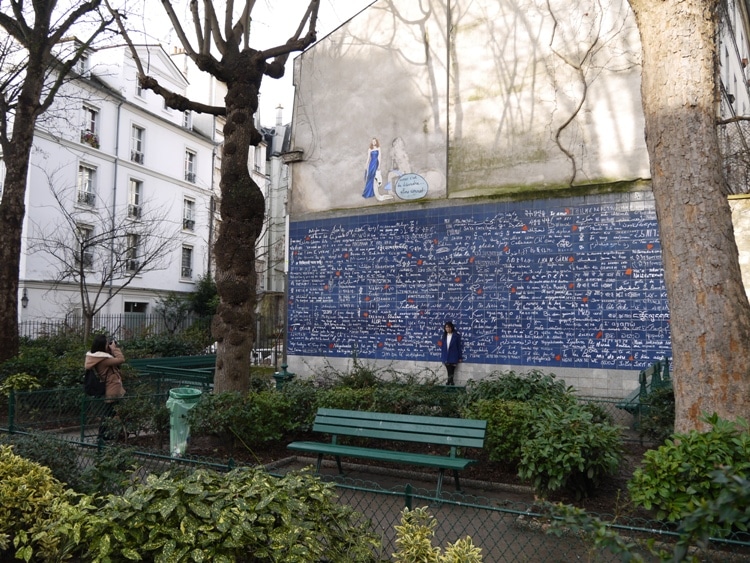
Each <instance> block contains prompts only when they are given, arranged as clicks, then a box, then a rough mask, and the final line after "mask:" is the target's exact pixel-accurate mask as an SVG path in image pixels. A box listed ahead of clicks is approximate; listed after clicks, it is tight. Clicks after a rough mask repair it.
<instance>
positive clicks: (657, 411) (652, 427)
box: [638, 386, 674, 444]
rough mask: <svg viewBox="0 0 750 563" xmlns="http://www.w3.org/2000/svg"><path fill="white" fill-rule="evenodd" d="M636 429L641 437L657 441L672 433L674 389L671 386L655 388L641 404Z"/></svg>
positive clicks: (659, 441) (661, 440)
mask: <svg viewBox="0 0 750 563" xmlns="http://www.w3.org/2000/svg"><path fill="white" fill-rule="evenodd" d="M638 431H639V433H640V435H641V437H642V438H649V439H651V440H655V441H656V442H658V443H660V444H661V443H662V442H664V440H666V439H667V438H669V437H670V436H671V435H672V433H674V389H672V387H671V386H669V387H662V388H660V389H656V390H655V391H653V392H652V393H650V394H649V396H648V403H647V404H646V405H643V408H642V413H641V418H640V424H639V426H638Z"/></svg>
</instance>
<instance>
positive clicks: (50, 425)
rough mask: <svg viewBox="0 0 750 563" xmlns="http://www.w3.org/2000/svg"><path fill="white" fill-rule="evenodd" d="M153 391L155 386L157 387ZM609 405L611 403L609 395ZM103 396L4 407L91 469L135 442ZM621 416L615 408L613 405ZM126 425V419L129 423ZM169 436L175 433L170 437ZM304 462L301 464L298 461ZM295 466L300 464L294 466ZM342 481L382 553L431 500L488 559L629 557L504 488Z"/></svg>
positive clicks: (728, 549) (446, 524)
mask: <svg viewBox="0 0 750 563" xmlns="http://www.w3.org/2000/svg"><path fill="white" fill-rule="evenodd" d="M151 390H152V391H153V388H152V389H151ZM167 394H168V393H167V391H166V390H164V391H163V392H158V393H155V392H151V393H146V394H130V395H128V396H127V397H126V398H125V400H123V403H122V404H123V405H127V404H130V405H131V406H133V405H135V407H137V408H154V409H162V408H164V405H165V403H166V399H167ZM603 405H604V408H607V409H608V408H609V405H610V403H608V402H606V401H604V402H603ZM102 408H103V402H102V401H101V400H100V399H91V398H88V397H85V396H84V395H83V394H82V393H81V391H80V389H64V390H54V391H36V392H23V393H19V392H16V393H13V394H12V395H11V397H10V399H9V401H8V403H7V405H5V408H4V409H3V410H5V411H6V412H5V413H0V414H3V415H5V420H6V421H7V424H6V428H5V429H3V430H5V431H6V432H8V433H13V434H17V435H20V434H30V435H34V434H40V433H42V434H44V435H45V436H48V437H52V438H54V439H55V440H59V441H61V442H63V441H64V442H67V443H68V445H69V447H70V448H73V449H75V451H76V454H77V463H78V464H79V466H80V467H81V469H87V468H89V467H91V466H93V465H94V464H96V463H97V454H99V453H102V452H109V453H115V452H118V451H123V450H125V449H127V448H128V446H129V443H128V436H127V435H126V436H125V437H124V442H122V441H120V442H117V443H108V442H102V441H100V440H98V439H97V437H98V430H99V424H100V422H101V420H100V419H101V414H102V413H101V409H102ZM611 408H612V409H613V412H614V413H615V414H617V413H618V410H617V409H616V406H612V407H611ZM125 424H126V426H127V421H125ZM129 432H130V434H129V436H133V435H135V434H136V433H138V432H140V433H141V434H142V435H146V434H148V435H150V436H158V435H160V433H161V436H162V438H164V428H142V429H133V428H131V429H130V430H129ZM166 439H168V432H167V437H166ZM129 455H130V456H131V457H132V459H133V460H134V463H135V464H136V470H135V472H133V473H132V474H131V479H141V478H145V476H146V475H148V474H150V473H161V472H164V471H166V470H183V471H190V470H192V469H194V468H197V467H206V468H211V469H214V470H217V471H228V470H230V469H232V468H233V467H235V465H236V464H235V462H234V461H233V460H231V459H224V460H217V459H211V458H203V457H201V458H199V457H194V456H186V457H169V456H168V455H164V454H163V453H155V452H154V451H149V450H147V449H144V448H142V447H139V448H134V449H130V450H129ZM297 466H299V464H297ZM268 470H269V472H270V473H271V474H273V475H279V476H280V475H281V474H282V473H283V472H285V471H286V470H285V469H283V467H282V466H274V467H270V468H269V469H268ZM289 470H294V465H291V466H290V469H289ZM321 478H322V479H324V480H326V481H329V482H333V483H335V486H336V488H337V492H338V497H339V500H340V502H341V503H344V504H347V505H349V506H351V507H352V508H354V510H356V511H357V512H359V513H361V514H363V515H364V516H365V517H366V518H368V519H369V520H370V521H371V523H372V527H373V529H374V530H376V531H377V532H378V533H379V534H380V535H381V537H382V542H383V554H384V556H386V557H389V556H391V554H393V553H394V551H396V544H395V538H396V535H395V534H396V532H395V529H394V526H396V525H398V524H399V523H400V518H401V511H402V510H403V509H404V508H405V507H410V508H416V507H419V506H425V505H426V506H428V507H429V510H430V513H431V514H432V515H433V516H434V517H435V518H436V521H437V528H436V530H435V544H436V545H437V544H439V545H441V546H443V547H444V546H446V545H447V544H448V543H449V542H450V543H452V542H455V541H456V540H457V539H459V538H463V537H465V536H471V538H472V541H473V543H474V544H475V545H476V546H478V547H480V548H481V549H482V554H483V557H484V561H486V562H499V561H511V562H515V561H520V562H540V561H544V562H569V561H597V562H598V561H604V562H610V561H612V562H614V561H621V560H623V557H622V555H619V554H617V553H614V552H612V551H609V550H607V549H603V548H599V547H596V545H595V543H594V541H593V538H592V537H591V536H590V535H589V534H586V533H583V532H581V531H579V530H572V529H568V530H563V531H562V535H561V536H560V537H557V536H554V535H551V534H550V533H549V531H550V529H551V528H552V527H553V526H552V523H553V522H554V519H552V518H551V517H550V515H549V514H547V513H545V512H544V510H543V507H542V505H528V504H524V503H518V502H514V501H509V500H507V499H506V498H504V497H503V496H502V494H500V493H498V494H497V495H496V496H493V497H491V498H490V497H479V496H471V495H468V494H459V493H452V492H450V491H446V492H444V494H443V496H442V497H441V499H440V500H439V501H436V499H435V496H434V490H427V489H425V488H420V487H419V485H418V483H419V481H418V480H411V482H409V481H410V480H409V479H400V480H399V481H400V483H399V484H398V485H396V486H383V485H382V484H378V483H375V482H370V481H362V480H355V479H351V478H347V477H341V476H338V475H335V476H322V477H321ZM601 518H602V519H603V520H605V521H606V522H608V526H609V529H610V530H612V531H615V532H617V533H618V534H620V535H621V536H623V537H625V538H627V539H628V541H633V542H640V543H639V545H640V547H637V548H635V552H636V553H638V554H639V555H640V556H641V557H643V558H644V560H645V561H657V560H658V557H656V556H654V555H651V554H650V552H649V551H648V550H647V549H646V548H645V547H644V546H645V545H646V543H645V542H647V541H651V542H654V543H655V544H656V545H659V544H663V546H664V547H665V549H667V550H671V544H673V543H674V542H675V541H676V540H677V538H678V536H677V534H676V531H675V527H674V526H673V525H668V524H665V523H662V522H652V521H646V520H635V519H628V518H626V517H622V516H619V517H617V518H614V517H612V516H605V515H602V516H601ZM694 555H695V556H696V557H697V558H698V560H700V561H707V562H712V561H716V562H719V561H721V562H733V561H750V536H747V535H746V534H745V535H743V534H736V535H735V536H733V537H732V538H730V539H728V540H721V541H714V542H712V543H711V545H710V548H709V549H704V550H702V551H695V552H694Z"/></svg>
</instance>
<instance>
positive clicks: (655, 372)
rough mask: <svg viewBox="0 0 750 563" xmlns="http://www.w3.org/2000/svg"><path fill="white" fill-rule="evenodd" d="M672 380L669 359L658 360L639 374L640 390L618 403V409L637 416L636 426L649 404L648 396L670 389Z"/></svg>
mask: <svg viewBox="0 0 750 563" xmlns="http://www.w3.org/2000/svg"><path fill="white" fill-rule="evenodd" d="M671 385H672V379H671V377H670V375H669V358H667V357H664V358H662V359H661V360H657V361H656V362H654V363H653V364H651V365H650V366H649V367H647V368H646V369H644V370H641V372H640V373H639V374H638V388H637V389H635V390H634V391H633V392H632V393H630V394H629V395H628V396H627V397H625V398H624V399H623V400H622V401H620V402H619V403H617V408H618V409H622V410H624V411H627V412H629V413H630V414H632V415H635V417H636V420H635V425H636V426H637V425H638V419H639V418H640V415H641V414H642V411H643V408H644V405H646V404H647V403H648V396H649V395H650V394H651V393H652V392H654V391H656V390H658V389H663V388H664V387H670V386H671Z"/></svg>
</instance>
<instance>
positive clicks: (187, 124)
mask: <svg viewBox="0 0 750 563" xmlns="http://www.w3.org/2000/svg"><path fill="white" fill-rule="evenodd" d="M182 126H183V127H184V128H185V129H192V128H193V112H192V111H190V110H189V109H186V110H185V111H184V112H183V113H182Z"/></svg>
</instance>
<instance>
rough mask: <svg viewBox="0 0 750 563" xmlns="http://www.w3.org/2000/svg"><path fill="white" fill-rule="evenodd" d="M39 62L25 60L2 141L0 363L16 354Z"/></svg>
mask: <svg viewBox="0 0 750 563" xmlns="http://www.w3.org/2000/svg"><path fill="white" fill-rule="evenodd" d="M39 61H41V57H38V56H37V57H35V60H33V61H31V60H30V61H29V62H28V71H27V74H26V81H25V82H24V85H23V91H22V93H21V95H20V96H19V99H18V105H17V107H16V114H15V119H14V121H13V134H12V137H11V139H10V140H8V141H7V142H3V153H4V154H3V160H4V161H5V167H6V169H5V185H4V186H3V195H2V201H0V362H2V361H5V360H8V359H10V358H13V357H14V356H16V355H17V354H18V346H19V338H18V276H19V272H20V263H21V237H22V235H23V219H24V215H25V213H26V206H25V203H24V200H25V199H26V175H27V173H28V169H29V159H30V156H31V147H32V145H33V142H34V127H35V124H36V118H37V115H38V112H39V97H40V95H41V91H42V84H43V80H44V70H43V69H44V67H43V65H42V64H40V62H39Z"/></svg>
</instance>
